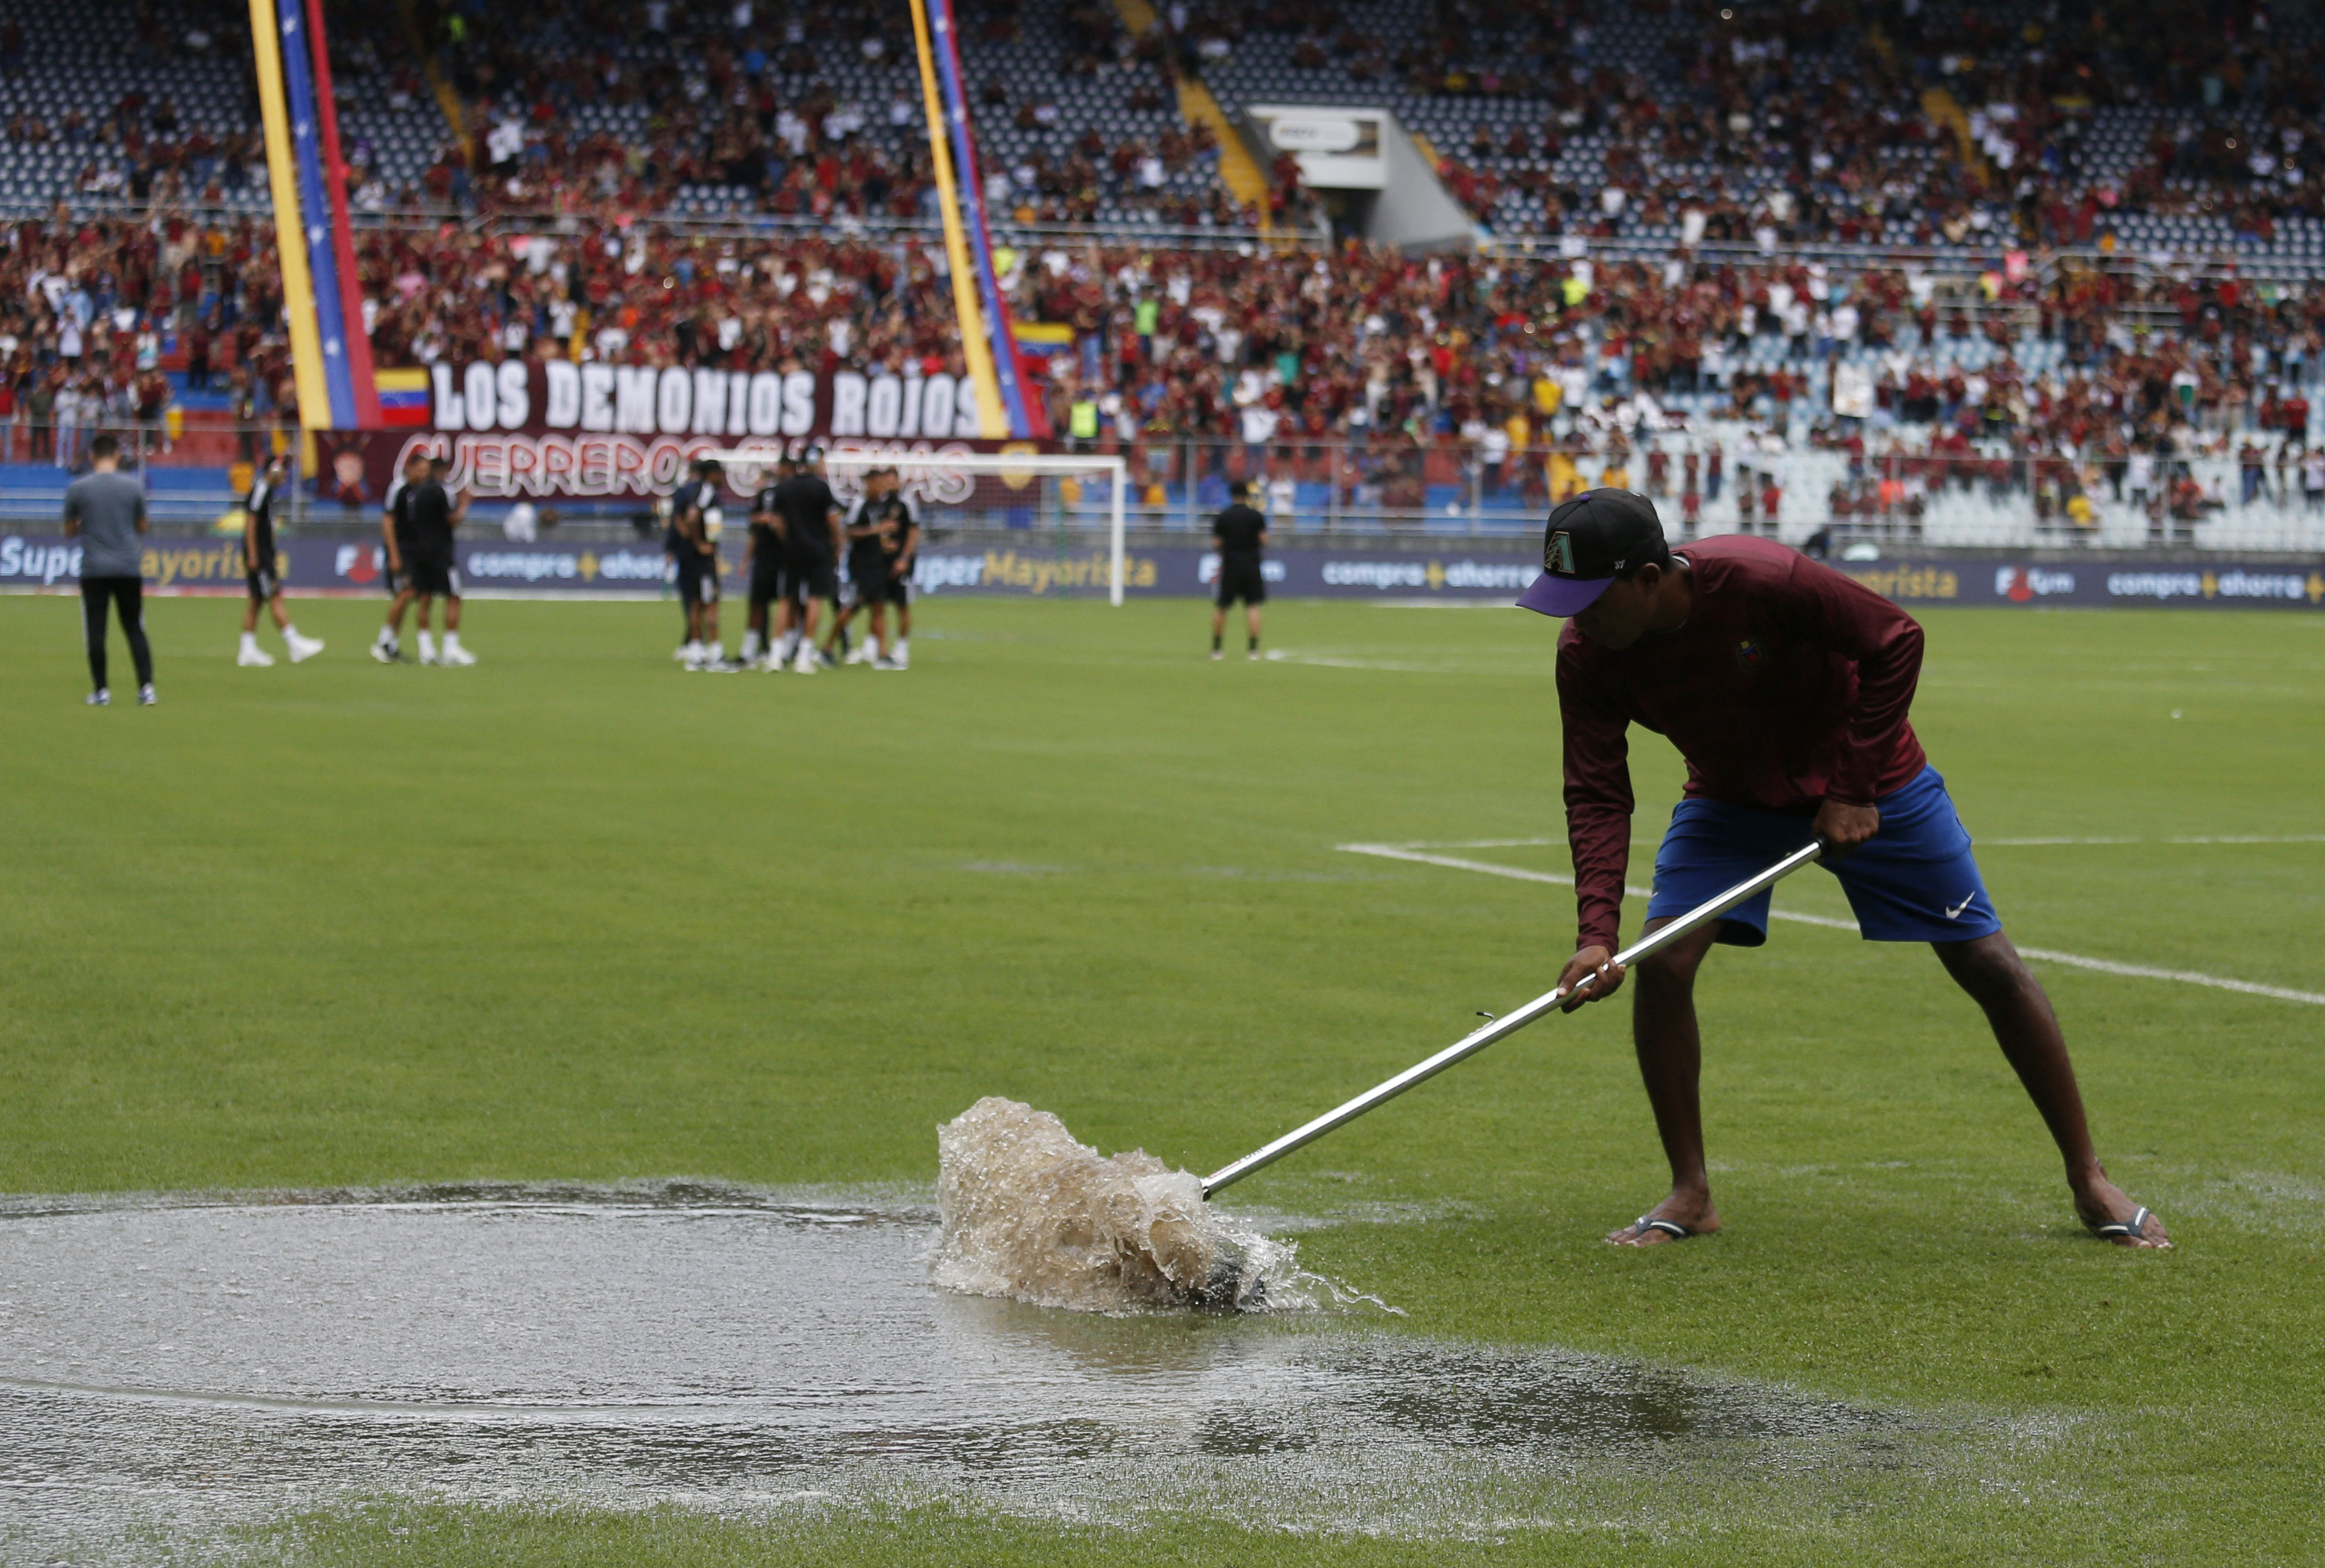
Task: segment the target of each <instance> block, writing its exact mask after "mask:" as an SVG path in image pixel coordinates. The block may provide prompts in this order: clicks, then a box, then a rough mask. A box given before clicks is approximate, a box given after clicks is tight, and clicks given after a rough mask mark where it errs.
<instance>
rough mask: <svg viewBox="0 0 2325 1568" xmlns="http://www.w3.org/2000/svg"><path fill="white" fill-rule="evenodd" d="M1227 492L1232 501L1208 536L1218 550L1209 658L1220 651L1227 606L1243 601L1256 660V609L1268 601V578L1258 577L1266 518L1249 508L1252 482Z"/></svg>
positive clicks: (1242, 482)
mask: <svg viewBox="0 0 2325 1568" xmlns="http://www.w3.org/2000/svg"><path fill="white" fill-rule="evenodd" d="M1227 493H1228V494H1229V495H1230V496H1234V497H1235V499H1234V502H1233V504H1232V505H1230V506H1228V507H1227V510H1225V511H1223V512H1221V513H1220V514H1219V515H1218V516H1216V517H1214V518H1212V519H1211V537H1212V538H1213V539H1214V540H1216V541H1218V547H1219V594H1218V604H1217V606H1216V608H1213V609H1212V611H1211V657H1212V658H1214V659H1220V658H1225V657H1226V656H1227V655H1226V654H1222V653H1221V652H1220V651H1219V634H1220V633H1221V632H1222V631H1224V630H1225V629H1226V627H1227V606H1229V605H1231V604H1233V603H1235V601H1236V600H1237V599H1241V600H1243V618H1244V626H1245V627H1246V630H1248V631H1249V632H1250V633H1251V643H1250V647H1249V654H1250V656H1251V657H1252V658H1255V659H1256V658H1258V657H1259V607H1260V606H1262V605H1264V604H1265V603H1266V602H1267V579H1266V578H1265V577H1264V576H1263V575H1261V571H1260V564H1259V562H1260V555H1261V552H1263V551H1264V550H1265V549H1266V548H1267V519H1266V518H1265V517H1264V516H1263V515H1260V513H1259V512H1257V511H1256V510H1255V509H1254V508H1253V507H1252V506H1251V504H1250V503H1251V482H1250V481H1249V480H1247V479H1237V481H1236V482H1235V484H1234V485H1233V486H1231V487H1229V489H1228V491H1227Z"/></svg>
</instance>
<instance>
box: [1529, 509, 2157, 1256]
mask: <svg viewBox="0 0 2325 1568" xmlns="http://www.w3.org/2000/svg"><path fill="white" fill-rule="evenodd" d="M1542 568H1543V570H1542V576H1541V577H1539V578H1537V579H1536V580H1535V581H1534V583H1533V587H1532V588H1530V589H1527V590H1526V593H1525V596H1524V598H1521V599H1520V600H1519V601H1518V602H1519V604H1521V605H1522V606H1524V608H1528V609H1533V610H1539V611H1540V612H1542V614H1544V615H1551V616H1562V617H1568V624H1567V626H1565V628H1564V629H1563V630H1562V631H1561V633H1560V636H1559V639H1558V697H1559V709H1560V712H1561V718H1562V719H1563V722H1564V729H1565V750H1566V813H1567V837H1568V840H1569V842H1570V847H1571V849H1572V850H1573V855H1574V883H1575V899H1576V905H1577V910H1578V914H1579V934H1578V937H1577V940H1576V943H1575V946H1576V950H1577V951H1576V952H1575V954H1574V956H1573V958H1572V959H1570V960H1568V962H1567V965H1566V968H1565V971H1564V973H1563V975H1562V976H1561V979H1560V981H1559V984H1560V986H1561V988H1564V989H1569V990H1570V989H1572V988H1574V987H1575V986H1576V985H1578V984H1579V982H1580V981H1581V980H1582V979H1584V978H1585V977H1592V979H1591V984H1590V987H1589V989H1587V990H1585V991H1582V992H1580V993H1579V994H1578V995H1576V996H1575V997H1574V998H1573V1000H1571V1001H1570V1002H1569V1003H1568V1004H1567V1007H1568V1010H1569V1011H1571V1010H1573V1009H1574V1008H1575V1007H1581V1006H1584V1005H1585V1004H1587V1003H1589V1002H1594V1001H1598V1000H1599V999H1601V998H1603V997H1607V996H1610V995H1612V994H1613V993H1614V992H1615V990H1616V988H1618V987H1620V986H1621V985H1622V983H1623V979H1624V971H1623V970H1622V969H1621V968H1620V967H1619V966H1617V965H1616V964H1615V962H1614V961H1613V953H1614V951H1615V950H1616V946H1617V943H1618V934H1619V922H1620V918H1621V913H1622V903H1623V882H1624V875H1625V873H1626V870H1627V868H1628V862H1629V857H1630V840H1631V816H1632V812H1633V806H1634V803H1633V799H1632V794H1631V782H1630V773H1629V765H1628V758H1629V739H1628V732H1629V729H1630V727H1631V726H1632V725H1634V724H1638V725H1642V726H1644V727H1645V728H1649V729H1652V730H1654V731H1656V732H1657V733H1659V734H1662V735H1663V736H1664V737H1665V738H1668V739H1669V740H1670V741H1671V743H1672V745H1673V746H1674V747H1678V749H1679V752H1680V755H1681V756H1682V757H1684V758H1685V759H1686V761H1687V789H1686V793H1685V794H1684V796H1683V797H1682V798H1681V802H1680V803H1679V805H1678V807H1677V808H1676V809H1675V810H1674V811H1673V812H1672V822H1671V827H1670V829H1669V830H1668V831H1667V832H1666V833H1665V835H1664V837H1663V844H1662V847H1661V849H1659V850H1658V851H1657V853H1656V857H1655V874H1654V892H1653V895H1652V896H1651V898H1650V899H1649V901H1648V905H1647V910H1646V916H1645V921H1644V926H1643V931H1644V932H1651V931H1653V930H1654V929H1655V928H1656V927H1658V926H1660V925H1663V924H1664V923H1667V922H1669V921H1670V920H1672V919H1674V918H1676V917H1677V916H1679V915H1680V914H1684V913H1685V912H1686V911H1687V910H1689V909H1691V908H1693V907H1694V906H1695V905H1699V904H1700V903H1703V902H1704V901H1706V900H1707V899H1709V898H1710V897H1712V896H1714V895H1717V894H1718V893H1719V892H1721V891H1723V890H1724V889H1726V888H1728V887H1730V886H1734V885H1735V884H1737V883H1738V882H1741V881H1743V880H1745V879H1746V877H1750V876H1751V875H1753V874H1754V873H1755V872H1757V871H1760V870H1763V869H1765V868H1767V867H1768V866H1770V865H1772V864H1774V862H1775V861H1777V860H1779V859H1781V858H1783V857H1784V856H1786V855H1788V854H1790V853H1792V851H1793V850H1795V849H1800V848H1802V846H1803V845H1805V844H1807V843H1808V842H1809V840H1811V838H1812V837H1813V838H1815V839H1817V840H1821V841H1822V842H1823V843H1824V845H1825V846H1826V850H1825V854H1824V857H1823V864H1824V865H1825V866H1826V868H1828V869H1829V870H1831V871H1832V872H1833V874H1834V875H1835V876H1836V877H1839V880H1840V883H1841V886H1842V888H1843V890H1844V891H1845V892H1846V893H1847V894H1848V900H1849V904H1850V906H1851V907H1852V908H1853V909H1854V910H1855V911H1856V913H1857V925H1858V929H1859V930H1860V931H1861V932H1863V934H1864V935H1865V936H1866V938H1868V939H1870V940H1873V941H1880V942H1929V943H1930V944H1931V946H1932V947H1933V948H1934V949H1935V950H1936V952H1937V955H1938V958H1939V960H1940V961H1941V963H1942V964H1944V966H1945V969H1946V971H1947V973H1948V974H1950V975H1951V976H1952V977H1953V979H1954V980H1955V982H1956V983H1957V984H1959V986H1960V987H1961V988H1962V989H1963V990H1965V991H1967V992H1968V993H1969V995H1970V997H1972V998H1973V999H1974V1000H1976V1001H1977V1002H1978V1006H1979V1007H1981V1008H1982V1009H1984V1011H1985V1013H1986V1016H1987V1022H1988V1023H1989V1024H1991V1025H1992V1026H1993V1028H1994V1034H1995V1038H1996V1040H1997V1041H1998V1042H1999V1043H2000V1044H2001V1046H2002V1050H2003V1053H2004V1054H2005V1056H2006V1057H2007V1058H2008V1059H2009V1061H2010V1064H2011V1066H2012V1067H2013V1068H2015V1070H2016V1071H2017V1073H2018V1077H2019V1081H2021V1082H2022V1083H2024V1085H2025V1086H2026V1090H2027V1092H2028V1093H2029V1094H2030V1095H2031V1096H2033V1099H2034V1103H2035V1106H2036V1108H2037V1109H2039V1110H2041V1112H2042V1118H2043V1120H2044V1122H2045V1123H2046V1124H2048V1126H2049V1127H2050V1128H2051V1133H2052V1137H2054V1138H2055V1139H2056V1140H2057V1142H2058V1145H2059V1151H2060V1154H2061V1155H2062V1156H2063V1157H2064V1159H2065V1161H2066V1165H2067V1183H2068V1186H2069V1188H2070V1190H2071V1192H2072V1193H2073V1195H2074V1203H2075V1211H2076V1213H2077V1215H2078V1216H2079V1217H2080V1219H2081V1220H2082V1221H2083V1223H2084V1224H2085V1225H2087V1226H2089V1228H2090V1229H2092V1231H2093V1232H2094V1233H2096V1234H2098V1235H2099V1236H2101V1237H2104V1238H2106V1239H2108V1240H2111V1241H2116V1242H2118V1243H2120V1244H2122V1245H2124V1246H2128V1247H2148V1248H2157V1247H2168V1246H2170V1245H2171V1242H2170V1240H2169V1239H2168V1238H2167V1237H2166V1235H2165V1232H2164V1229H2163V1222H2162V1221H2161V1220H2157V1219H2156V1218H2155V1216H2154V1214H2152V1213H2150V1212H2149V1211H2147V1210H2146V1209H2145V1208H2144V1207H2142V1206H2140V1205H2138V1204H2136V1203H2135V1202H2132V1201H2131V1200H2130V1199H2129V1198H2127V1197H2126V1196H2125V1195H2124V1193H2123V1192H2122V1190H2121V1189H2119V1188H2117V1186H2116V1185H2115V1183H2112V1182H2110V1181H2108V1180H2107V1173H2106V1171H2105V1170H2104V1169H2103V1168H2102V1167H2101V1166H2100V1164H2099V1160H2098V1155H2097V1154H2096V1153H2095V1152H2094V1151H2093V1149H2092V1147H2091V1140H2090V1133H2089V1128H2088V1127H2087V1126H2086V1124H2085V1121H2084V1117H2083V1105H2082V1097H2081V1094H2080V1090H2078V1088H2077V1086H2076V1082H2075V1071H2074V1066H2073V1064H2072V1062H2070V1060H2069V1058H2068V1055H2067V1045H2066V1041H2065V1038H2064V1037H2063V1036H2062V1035H2061V1033H2060V1030H2059V1025H2058V1020H2057V1018H2056V1017H2055V1016H2053V1014H2052V1009H2051V1003H2050V998H2049V997H2046V996H2045V995H2044V994H2043V991H2042V985H2041V983H2040V982H2039V981H2037V980H2036V979H2035V978H2034V977H2033V974H2032V973H2030V972H2029V971H2028V970H2027V969H2026V966H2025V964H2024V962H2023V961H2022V960H2020V958H2019V956H2018V952H2017V950H2016V949H2015V948H2014V947H2012V945H2011V943H2010V940H2009V938H2008V937H2006V936H2005V935H2004V934H2003V932H2002V923H2001V921H2000V920H1999V919H1998V918H1996V915H1995V914H1994V909H1993V905H1992V901H1991V900H1990V899H1989V898H1988V897H1987V892H1986V887H1985V884H1984V882H1983V880H1982V879H1981V878H1980V877H1979V876H1978V863H1977V860H1976V858H1975V857H1974V856H1973V855H1972V854H1971V852H1970V841H1969V835H1968V832H1966V831H1965V830H1963V828H1962V826H1961V822H1960V820H1959V817H1958V816H1957V815H1956V813H1955V812H1954V807H1953V803H1952V801H1951V800H1950V798H1949V797H1948V796H1947V794H1946V789H1945V781H1944V780H1943V779H1942V778H1941V777H1940V776H1939V775H1938V773H1937V770H1936V769H1934V768H1932V767H1931V766H1930V765H1929V759H1928V758H1927V757H1926V756H1924V755H1923V754H1922V745H1921V742H1920V741H1919V740H1918V739H1916V738H1914V735H1913V725H1912V724H1911V722H1909V720H1908V719H1907V712H1908V710H1910V709H1911V707H1912V706H1913V689H1914V686H1915V683H1916V682H1918V680H1919V678H1920V675H1921V668H1922V628H1921V627H1920V626H1918V625H1916V624H1915V622H1914V620H1913V617H1911V616H1909V615H1907V614H1906V613H1905V612H1904V610H1902V609H1899V608H1897V607H1896V606H1894V605H1893V604H1891V603H1889V602H1888V601H1887V600H1886V599H1884V598H1881V597H1880V596H1879V595H1877V594H1876V593H1874V592H1872V591H1871V590H1869V589H1866V588H1864V587H1862V586H1860V585H1858V584H1857V583H1855V582H1853V581H1851V580H1849V579H1848V578H1846V577H1843V576H1842V575H1841V574H1840V573H1839V572H1837V571H1832V570H1830V569H1829V568H1828V567H1825V566H1822V565H1820V564H1819V563H1817V562H1815V561H1810V560H1809V559H1807V558H1806V557H1805V556H1802V555H1799V554H1797V553H1795V552H1792V551H1791V550H1789V549H1786V548H1785V547H1784V546H1783V545H1781V544H1777V543H1774V542H1773V541H1768V540H1759V539H1747V538H1736V537H1731V538H1724V539H1716V540H1709V541H1706V542H1704V543H1700V544H1696V545H1692V546H1690V547H1689V548H1688V549H1687V550H1685V551H1684V552H1681V553H1680V554H1678V555H1674V554H1673V553H1672V551H1671V548H1670V546H1669V544H1668V543H1666V542H1665V540H1664V538H1663V523H1662V520H1661V519H1660V518H1659V517H1658V516H1657V515H1655V509H1654V507H1653V505H1652V504H1651V503H1650V502H1649V501H1648V500H1647V499H1646V498H1645V497H1644V496H1640V495H1637V494H1635V493H1634V492H1631V491H1626V490H1610V489H1600V490H1590V491H1587V492H1585V493H1584V494H1582V495H1580V496H1576V497H1575V498H1574V499H1572V500H1570V501H1568V502H1566V503H1565V504H1564V505H1562V506H1560V507H1559V508H1558V509H1557V510H1556V511H1554V512H1552V514H1551V515H1550V524H1549V526H1548V528H1547V529H1546V530H1545V533H1544V538H1543V545H1542ZM1768 905H1769V897H1768V895H1766V894H1765V893H1764V894H1762V895H1760V896H1759V897H1757V898H1755V899H1753V900H1751V901H1750V902H1748V903H1746V904H1743V905H1738V906H1737V907H1736V908H1735V909H1732V910H1730V911H1728V914H1726V915H1725V916H1724V917H1723V918H1722V919H1721V920H1719V921H1717V922H1714V923H1712V924H1710V925H1709V926H1706V927H1705V928H1704V929H1703V930H1701V931H1699V932H1692V933H1690V935H1689V936H1688V937H1686V938H1685V939H1683V940H1682V941H1681V942H1677V943H1674V944H1673V945H1672V947H1669V948H1667V949H1665V950H1663V951H1662V952H1660V953H1658V954H1656V955H1655V956H1654V957H1653V958H1650V959H1647V960H1644V961H1643V962H1642V963H1641V964H1640V965H1639V984H1638V990H1637V993H1636V996H1635V1001H1634V1006H1633V1009H1632V1031H1633V1036H1634V1039H1635V1044H1636V1046H1637V1050H1638V1056H1639V1067H1640V1072H1641V1074H1642V1076H1643V1077H1644V1079H1645V1081H1646V1089H1647V1098H1648V1099H1649V1101H1650V1102H1651V1103H1652V1104H1653V1108H1654V1113H1655V1126H1656V1128H1657V1130H1658V1131H1659V1132H1660V1133H1661V1135H1662V1137H1663V1152H1664V1154H1665V1155H1667V1156H1668V1157H1669V1159H1670V1161H1671V1167H1672V1191H1671V1193H1670V1195H1669V1196H1668V1197H1666V1198H1664V1199H1663V1202H1660V1203H1658V1204H1657V1205H1655V1207H1653V1209H1650V1210H1649V1211H1647V1212H1646V1213H1644V1214H1643V1215H1641V1216H1640V1217H1639V1218H1638V1219H1637V1220H1634V1221H1633V1222H1632V1223H1630V1224H1628V1225H1626V1226H1624V1227H1622V1228H1621V1229H1618V1230H1616V1231H1615V1232H1614V1234H1612V1235H1610V1236H1609V1237H1608V1238H1607V1239H1608V1240H1609V1241H1612V1242H1615V1243H1616V1244H1617V1245H1620V1246H1635V1247H1643V1246H1650V1245H1654V1244H1657V1243H1661V1242H1665V1241H1677V1240H1683V1239H1687V1238H1688V1237H1690V1236H1698V1235H1701V1234H1704V1233H1705V1232H1708V1231H1712V1230H1717V1229H1719V1216H1718V1211H1717V1210H1715V1209H1714V1208H1713V1207H1712V1202H1711V1189H1710V1183H1709V1177H1708V1175H1707V1174H1706V1171H1705V1165H1704V1154H1703V1125H1702V1116H1701V1112H1700V1106H1699V1103H1698V1099H1697V1078H1698V1070H1699V1066H1700V1059H1701V1046H1700V1035H1699V1033H1698V1029H1697V1025H1696V1016H1695V973H1696V970H1697V969H1698V967H1699V966H1700V965H1701V963H1702V962H1703V960H1704V957H1705V955H1706V954H1707V953H1709V951H1710V949H1711V947H1712V945H1713V943H1714V942H1728V943H1733V944H1736V945H1738V946H1746V947H1756V946H1758V945H1759V944H1760V943H1761V942H1765V940H1766V938H1767V923H1768Z"/></svg>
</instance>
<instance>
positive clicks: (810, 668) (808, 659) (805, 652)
mask: <svg viewBox="0 0 2325 1568" xmlns="http://www.w3.org/2000/svg"><path fill="white" fill-rule="evenodd" d="M822 668H823V666H822V665H821V664H820V663H817V662H816V655H815V650H814V649H813V648H809V647H802V648H801V649H800V651H799V657H798V658H796V659H793V660H792V674H794V675H812V674H814V673H816V672H817V671H818V670H820V669H822Z"/></svg>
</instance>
